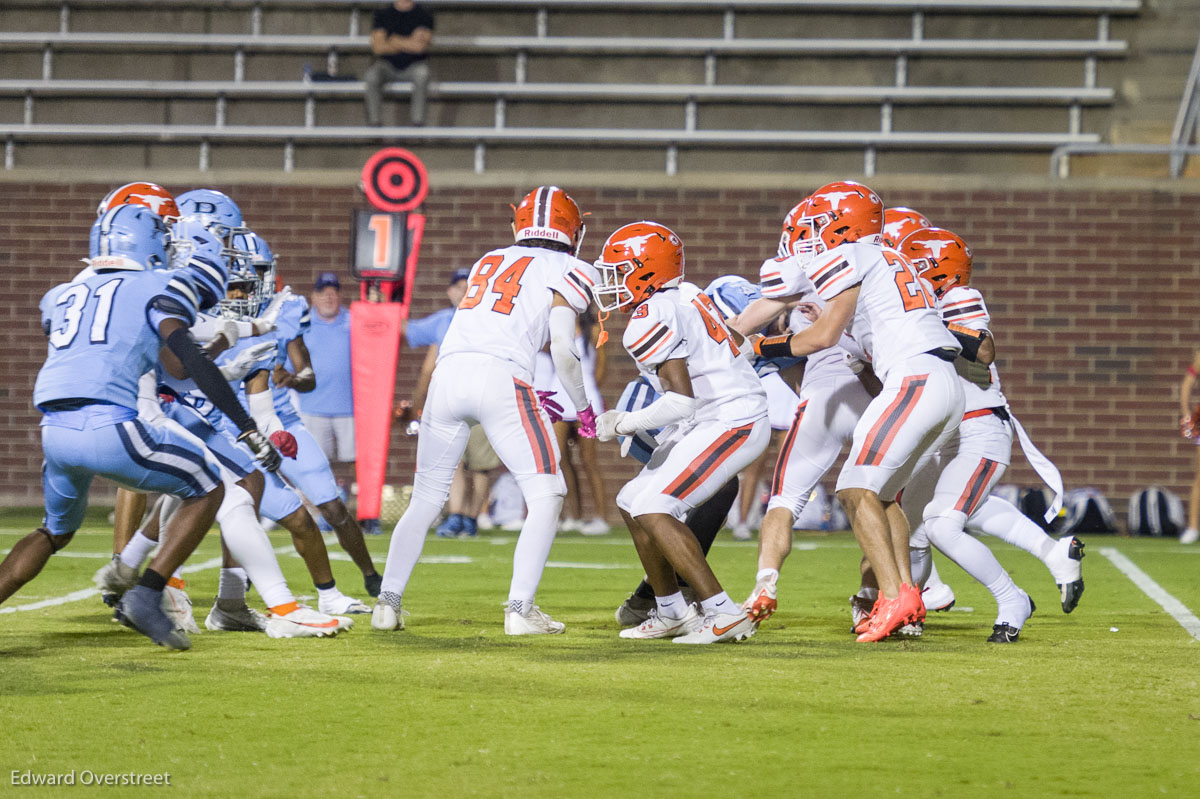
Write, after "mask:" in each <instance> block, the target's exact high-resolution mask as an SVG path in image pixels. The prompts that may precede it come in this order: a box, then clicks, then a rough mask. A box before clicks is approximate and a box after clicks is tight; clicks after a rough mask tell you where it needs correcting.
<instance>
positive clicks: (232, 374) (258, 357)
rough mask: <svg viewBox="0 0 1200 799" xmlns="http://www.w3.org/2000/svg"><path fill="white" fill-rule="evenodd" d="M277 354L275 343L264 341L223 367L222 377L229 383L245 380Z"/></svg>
mask: <svg viewBox="0 0 1200 799" xmlns="http://www.w3.org/2000/svg"><path fill="white" fill-rule="evenodd" d="M273 352H275V342H274V341H264V342H262V343H259V344H255V345H254V346H253V347H247V348H246V349H244V350H242V351H241V352H239V353H238V354H237V355H236V356H235V357H234V359H233V360H232V361H230V362H229V363H227V364H225V365H224V366H222V367H221V376H222V377H224V378H225V379H226V380H227V381H228V382H230V383H232V382H234V381H236V380H241V379H243V378H244V377H245V376H246V375H248V374H250V370H251V369H253V368H254V367H255V366H257V365H258V364H259V363H260V362H261V361H262V360H264V359H265V358H267V357H268V356H269V355H271V353H273Z"/></svg>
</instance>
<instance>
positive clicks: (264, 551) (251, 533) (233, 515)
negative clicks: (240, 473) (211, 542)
mask: <svg viewBox="0 0 1200 799" xmlns="http://www.w3.org/2000/svg"><path fill="white" fill-rule="evenodd" d="M217 523H218V524H219V525H221V538H222V540H223V541H224V542H225V546H226V547H227V548H228V549H229V552H230V554H231V555H233V557H234V559H235V560H237V562H238V563H240V564H242V568H243V569H245V570H246V574H247V575H249V577H250V580H251V581H252V582H253V583H254V587H255V588H257V589H258V593H259V595H260V596H261V597H262V598H263V601H264V602H266V603H267V607H270V608H274V607H278V606H279V605H287V604H290V603H292V602H295V601H296V597H295V596H293V595H292V592H291V590H290V589H289V588H288V584H287V580H286V579H284V577H283V570H282V569H280V568H279V560H278V559H277V558H276V557H275V552H274V550H272V549H271V541H270V539H268V538H267V534H266V532H264V531H263V529H262V525H260V524H259V523H258V515H257V514H256V513H255V512H254V501H253V500H252V499H251V498H250V494H248V493H247V492H246V489H244V488H242V487H241V486H239V485H237V484H236V483H226V484H225V499H224V500H223V501H222V502H221V507H220V509H218V510H217Z"/></svg>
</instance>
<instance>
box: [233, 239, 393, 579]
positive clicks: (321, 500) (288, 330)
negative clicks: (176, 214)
mask: <svg viewBox="0 0 1200 799" xmlns="http://www.w3.org/2000/svg"><path fill="white" fill-rule="evenodd" d="M233 241H234V247H235V248H236V249H238V250H239V251H240V252H244V253H247V254H248V260H249V261H250V262H251V263H252V264H253V266H254V272H255V273H256V274H257V275H258V281H259V288H258V290H257V291H256V292H255V293H254V294H253V295H252V296H251V297H250V298H248V301H249V305H247V306H245V307H244V309H243V312H244V313H246V314H247V315H248V316H250V317H253V316H254V315H255V314H257V313H258V312H259V309H260V308H261V307H263V303H264V302H265V301H267V300H268V299H270V297H271V294H272V293H273V291H274V288H275V268H276V263H275V256H274V255H273V254H272V252H271V248H270V247H269V246H268V245H267V242H266V241H265V240H264V239H263V238H262V237H261V236H258V235H257V234H255V233H253V232H246V233H244V234H239V235H235V236H234V238H233ZM310 313H311V312H310V310H309V307H308V301H307V300H306V299H304V297H301V296H299V295H295V294H292V295H289V296H288V297H287V298H286V299H285V300H284V301H283V303H282V305H280V308H279V318H278V320H277V322H276V325H275V332H274V334H273V335H274V337H275V340H276V342H277V343H278V347H277V348H276V351H275V362H274V364H272V368H271V369H270V370H269V371H270V379H271V391H272V398H273V407H274V411H275V415H276V417H277V418H278V419H279V422H280V424H281V425H282V426H283V430H284V431H286V432H287V433H288V434H289V435H291V436H292V437H293V438H294V439H295V442H296V453H295V457H294V458H289V459H286V460H285V461H284V464H283V466H281V467H280V471H281V472H282V473H283V475H284V476H285V477H286V478H287V479H288V480H290V481H291V483H292V485H294V486H295V487H296V488H297V489H299V491H300V493H302V494H304V496H305V497H307V498H308V501H309V502H311V503H312V504H313V505H314V506H316V508H317V510H318V511H319V512H320V513H321V515H322V516H324V517H325V521H327V522H328V523H329V525H330V526H331V527H332V528H333V530H334V531H335V532H336V533H337V537H338V543H339V544H341V546H342V549H344V550H346V553H347V554H348V555H350V558H351V560H353V561H354V564H355V565H356V566H358V568H359V570H360V571H361V572H362V575H363V584H364V586H365V587H366V590H367V593H368V594H370V595H371V596H378V595H379V586H380V583H381V582H382V581H383V577H382V576H381V575H380V574H379V572H378V571H376V569H375V564H374V562H372V560H371V553H370V552H369V551H368V550H367V544H366V541H365V540H364V538H363V533H362V530H361V529H360V528H359V526H358V523H357V522H356V521H355V520H354V517H353V516H352V515H351V514H350V511H349V509H348V508H347V507H346V503H345V502H344V501H343V500H342V496H341V491H339V490H338V485H337V479H336V478H335V477H334V475H333V469H331V468H330V466H329V459H328V458H326V457H325V453H324V452H323V451H322V450H321V446H320V445H319V444H318V443H317V441H316V439H315V438H313V437H312V434H311V433H309V432H308V429H307V428H305V426H304V422H303V421H302V420H301V419H300V414H299V412H298V411H297V409H296V407H295V405H294V404H293V402H292V396H291V392H292V391H293V390H294V391H297V392H299V393H306V392H309V391H312V390H313V389H314V388H316V385H317V380H316V376H315V375H314V374H313V370H312V366H311V362H310V359H309V354H308V348H307V347H306V346H305V345H304V339H303V335H304V334H305V333H306V332H307V331H308V328H309V314H310ZM289 362H290V364H291V366H292V371H291V372H289V371H288V370H287V365H288V364H289ZM268 432H274V429H271V430H269V431H268Z"/></svg>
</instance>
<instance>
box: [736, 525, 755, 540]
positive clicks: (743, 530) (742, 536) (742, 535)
mask: <svg viewBox="0 0 1200 799" xmlns="http://www.w3.org/2000/svg"><path fill="white" fill-rule="evenodd" d="M752 538H754V534H753V533H751V532H750V525H748V524H739V525H737V526H735V527H734V528H733V540H734V541H749V540H750V539H752Z"/></svg>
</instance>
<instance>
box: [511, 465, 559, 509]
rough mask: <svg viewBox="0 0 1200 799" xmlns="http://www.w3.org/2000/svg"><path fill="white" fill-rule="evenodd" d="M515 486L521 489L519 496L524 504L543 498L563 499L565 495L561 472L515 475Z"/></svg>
mask: <svg viewBox="0 0 1200 799" xmlns="http://www.w3.org/2000/svg"><path fill="white" fill-rule="evenodd" d="M516 477H517V485H518V486H520V487H521V495H522V496H523V497H525V504H526V505H528V504H529V503H530V502H532V501H534V500H537V499H542V498H544V497H564V496H566V495H567V481H566V480H564V479H563V476H562V473H561V472H555V473H554V474H522V475H517V476H516Z"/></svg>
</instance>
